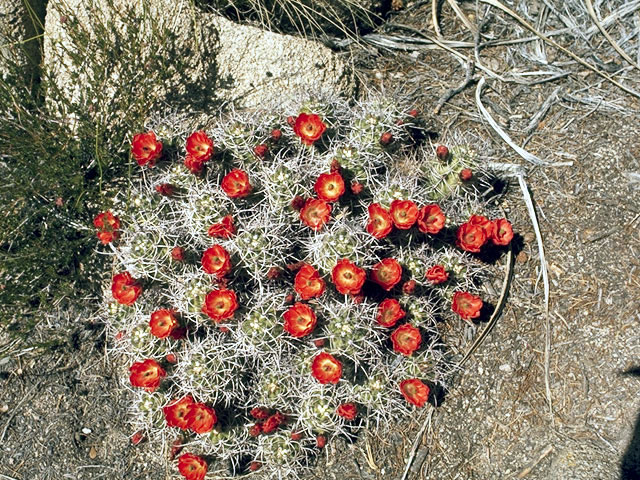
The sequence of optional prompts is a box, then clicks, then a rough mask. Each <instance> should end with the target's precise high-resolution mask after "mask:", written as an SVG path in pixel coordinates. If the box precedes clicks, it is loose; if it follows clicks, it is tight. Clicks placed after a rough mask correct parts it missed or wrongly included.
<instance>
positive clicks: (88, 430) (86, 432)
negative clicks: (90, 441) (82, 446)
mask: <svg viewBox="0 0 640 480" xmlns="http://www.w3.org/2000/svg"><path fill="white" fill-rule="evenodd" d="M82 433H84V434H85V435H89V434H90V433H91V429H90V428H87V427H84V428H83V429H82Z"/></svg>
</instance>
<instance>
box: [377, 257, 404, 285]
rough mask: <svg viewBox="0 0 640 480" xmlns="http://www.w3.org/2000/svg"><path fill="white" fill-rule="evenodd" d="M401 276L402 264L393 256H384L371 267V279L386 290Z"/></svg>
mask: <svg viewBox="0 0 640 480" xmlns="http://www.w3.org/2000/svg"><path fill="white" fill-rule="evenodd" d="M401 278H402V266H400V264H399V263H398V261H397V260H396V259H395V258H385V259H383V260H381V261H380V262H378V263H376V264H375V265H374V266H373V268H372V269H371V280H373V281H374V282H376V283H377V284H378V285H380V286H381V287H382V288H384V289H385V290H386V291H389V290H391V289H392V288H393V287H394V286H396V284H397V283H398V282H399V281H400V279H401Z"/></svg>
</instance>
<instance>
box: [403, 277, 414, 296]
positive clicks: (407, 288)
mask: <svg viewBox="0 0 640 480" xmlns="http://www.w3.org/2000/svg"><path fill="white" fill-rule="evenodd" d="M415 291H416V281H415V280H407V281H406V282H404V283H403V284H402V293H404V294H405V295H412V294H413V292H415Z"/></svg>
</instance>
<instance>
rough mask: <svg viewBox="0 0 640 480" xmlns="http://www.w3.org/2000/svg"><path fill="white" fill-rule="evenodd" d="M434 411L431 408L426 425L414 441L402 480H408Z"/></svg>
mask: <svg viewBox="0 0 640 480" xmlns="http://www.w3.org/2000/svg"><path fill="white" fill-rule="evenodd" d="M434 410H435V409H434V408H433V407H430V409H429V413H428V414H427V418H426V419H425V420H424V423H423V424H422V428H421V429H420V431H419V432H418V435H417V436H416V439H415V440H414V441H413V446H412V447H411V453H410V454H409V459H408V460H407V466H406V467H405V469H404V473H403V474H402V477H400V480H406V479H407V475H409V470H410V469H411V464H412V463H413V460H414V458H415V457H416V453H417V451H418V447H419V446H420V442H421V440H422V436H423V435H424V432H426V431H427V427H428V426H429V424H431V418H432V417H433V411H434Z"/></svg>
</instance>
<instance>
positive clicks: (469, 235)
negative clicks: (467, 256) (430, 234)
mask: <svg viewBox="0 0 640 480" xmlns="http://www.w3.org/2000/svg"><path fill="white" fill-rule="evenodd" d="M485 243H487V235H486V234H485V232H484V229H483V228H482V227H481V226H479V225H472V224H470V223H463V224H462V225H460V226H459V227H458V231H457V232H456V245H457V246H458V248H461V249H462V250H466V251H467V252H473V253H478V252H479V251H480V249H482V247H483V245H484V244H485Z"/></svg>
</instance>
